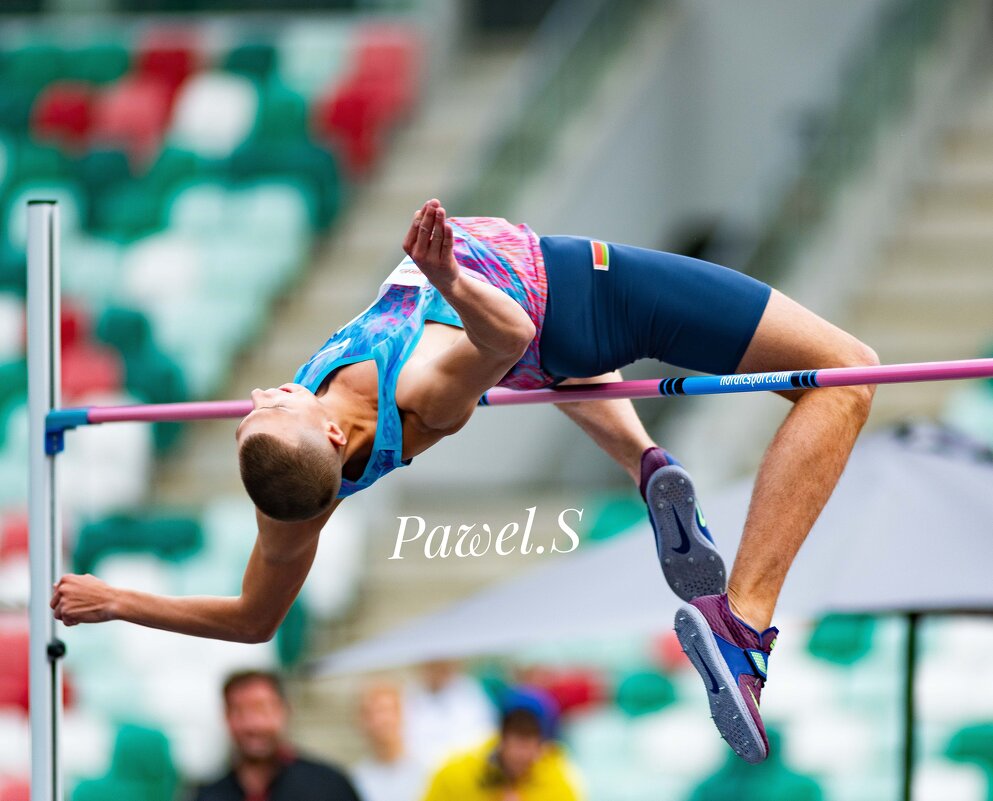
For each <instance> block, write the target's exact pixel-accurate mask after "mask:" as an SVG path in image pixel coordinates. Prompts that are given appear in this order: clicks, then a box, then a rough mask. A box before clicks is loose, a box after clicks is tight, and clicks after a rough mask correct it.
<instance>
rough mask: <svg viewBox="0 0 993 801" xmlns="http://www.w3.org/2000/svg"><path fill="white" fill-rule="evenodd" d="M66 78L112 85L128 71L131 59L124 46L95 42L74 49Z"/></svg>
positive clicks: (68, 62) (69, 54)
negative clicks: (112, 82) (111, 83)
mask: <svg viewBox="0 0 993 801" xmlns="http://www.w3.org/2000/svg"><path fill="white" fill-rule="evenodd" d="M66 61H67V63H66V76H67V77H69V78H72V79H74V80H78V81H88V82H89V83H98V84H100V83H110V82H111V81H116V80H117V79H118V78H120V77H121V76H122V75H124V74H125V73H126V72H127V71H128V66H129V64H130V62H131V57H130V56H129V55H128V50H127V48H126V47H125V46H124V45H123V44H118V43H116V42H93V43H90V44H87V45H83V46H81V47H77V48H74V49H73V50H71V51H70V52H69V53H68V57H67V59H66Z"/></svg>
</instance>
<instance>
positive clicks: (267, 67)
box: [221, 42, 276, 82]
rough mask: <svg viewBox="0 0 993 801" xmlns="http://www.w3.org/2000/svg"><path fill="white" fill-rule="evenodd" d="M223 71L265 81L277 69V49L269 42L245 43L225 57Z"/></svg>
mask: <svg viewBox="0 0 993 801" xmlns="http://www.w3.org/2000/svg"><path fill="white" fill-rule="evenodd" d="M221 66H222V67H223V69H225V70H227V71H228V72H232V73H235V74H236V75H244V76H245V77H246V78H253V79H254V80H256V81H260V82H261V81H265V80H267V79H268V78H269V76H270V75H271V74H272V72H273V71H274V70H275V69H276V48H275V46H274V45H272V44H270V43H268V42H243V43H241V44H239V45H237V46H235V47H234V48H232V49H231V51H230V52H229V53H228V54H227V56H225V57H224V61H223V62H222V65H221Z"/></svg>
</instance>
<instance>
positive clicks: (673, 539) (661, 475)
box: [641, 448, 727, 601]
mask: <svg viewBox="0 0 993 801" xmlns="http://www.w3.org/2000/svg"><path fill="white" fill-rule="evenodd" d="M641 494H642V496H643V497H644V499H645V503H646V504H647V505H648V518H649V520H650V521H651V523H652V529H653V530H654V531H655V549H656V551H657V552H658V556H659V564H660V565H661V566H662V574H663V575H664V576H665V580H666V581H667V582H669V586H670V587H671V588H672V591H673V592H674V593H676V595H678V596H679V597H680V598H682V599H683V600H684V601H692V600H693V599H694V598H697V597H699V596H701V595H717V594H718V593H722V592H724V590H725V589H726V587H727V574H726V570H725V568H724V560H723V559H721V555H720V554H719V553H718V552H717V548H716V547H715V546H714V538H713V537H712V536H711V535H710V531H708V530H707V524H706V521H705V520H704V518H703V512H701V511H700V506H699V504H698V503H697V501H696V491H695V490H694V489H693V481H692V479H691V478H690V475H689V473H687V472H686V470H685V469H684V468H683V466H682V465H681V464H680V463H679V462H678V461H676V459H675V458H674V457H673V456H672V454H670V453H668V452H667V451H664V450H662V448H649V449H647V450H646V451H645V452H644V453H643V454H642V455H641Z"/></svg>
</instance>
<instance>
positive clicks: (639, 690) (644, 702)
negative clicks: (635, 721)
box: [616, 670, 676, 717]
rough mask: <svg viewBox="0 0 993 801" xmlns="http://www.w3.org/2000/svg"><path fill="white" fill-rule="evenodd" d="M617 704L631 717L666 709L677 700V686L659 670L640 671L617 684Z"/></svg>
mask: <svg viewBox="0 0 993 801" xmlns="http://www.w3.org/2000/svg"><path fill="white" fill-rule="evenodd" d="M616 700H617V706H618V707H619V708H620V709H621V710H623V711H624V712H625V714H627V715H629V716H631V717H637V716H638V715H647V714H650V713H652V712H658V711H659V710H661V709H665V708H666V707H667V706H669V704H671V703H673V701H675V700H676V688H675V686H674V685H673V683H672V682H671V681H669V679H668V678H667V677H666V676H664V675H663V674H661V673H659V672H657V671H648V670H646V671H638V672H636V673H631V674H629V675H627V676H625V677H624V678H623V679H621V681H620V682H619V684H618V685H617V699H616Z"/></svg>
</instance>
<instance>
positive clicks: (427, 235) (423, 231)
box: [414, 206, 435, 258]
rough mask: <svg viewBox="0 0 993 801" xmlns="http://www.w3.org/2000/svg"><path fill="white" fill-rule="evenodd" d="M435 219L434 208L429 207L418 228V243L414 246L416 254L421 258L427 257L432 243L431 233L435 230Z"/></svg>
mask: <svg viewBox="0 0 993 801" xmlns="http://www.w3.org/2000/svg"><path fill="white" fill-rule="evenodd" d="M434 217H435V208H434V206H428V207H427V209H426V211H425V212H424V216H423V217H421V222H420V224H419V225H418V226H417V243H416V244H415V246H414V252H415V253H417V254H418V256H419V257H420V258H423V257H424V256H425V255H427V250H428V245H429V244H430V242H431V232H432V230H433V229H434Z"/></svg>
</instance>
